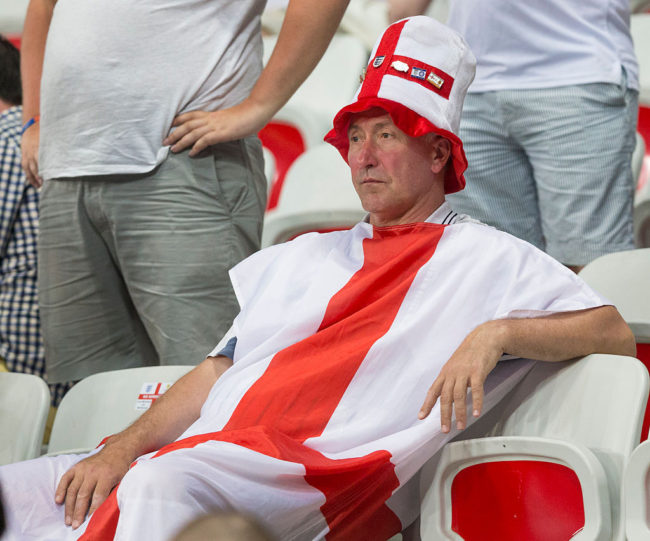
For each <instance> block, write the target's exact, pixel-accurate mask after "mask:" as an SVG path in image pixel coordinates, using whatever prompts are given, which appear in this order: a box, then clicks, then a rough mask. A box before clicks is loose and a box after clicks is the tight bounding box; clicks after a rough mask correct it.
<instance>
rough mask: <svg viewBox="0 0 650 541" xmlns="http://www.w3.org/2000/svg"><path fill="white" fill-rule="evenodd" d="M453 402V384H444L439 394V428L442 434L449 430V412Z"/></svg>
mask: <svg viewBox="0 0 650 541" xmlns="http://www.w3.org/2000/svg"><path fill="white" fill-rule="evenodd" d="M453 400H454V383H453V382H449V381H448V382H446V383H445V385H444V386H443V388H442V392H441V393H440V428H441V429H442V431H443V432H444V433H447V432H449V430H451V428H450V427H451V411H452V405H453Z"/></svg>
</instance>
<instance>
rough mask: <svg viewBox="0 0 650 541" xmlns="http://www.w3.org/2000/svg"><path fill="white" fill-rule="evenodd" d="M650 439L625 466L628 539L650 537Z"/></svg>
mask: <svg viewBox="0 0 650 541" xmlns="http://www.w3.org/2000/svg"><path fill="white" fill-rule="evenodd" d="M648 474H650V441H644V442H643V443H642V444H641V445H639V446H638V447H637V448H636V449H635V450H634V452H633V453H632V456H631V457H630V460H629V462H628V464H627V467H626V468H625V475H624V477H623V499H624V504H625V533H626V534H627V539H628V541H647V540H648V539H650V485H649V484H648Z"/></svg>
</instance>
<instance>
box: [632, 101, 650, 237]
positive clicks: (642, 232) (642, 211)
mask: <svg viewBox="0 0 650 541" xmlns="http://www.w3.org/2000/svg"><path fill="white" fill-rule="evenodd" d="M644 111H647V113H644ZM645 116H647V119H646V118H642V117H645ZM642 121H644V122H647V123H648V126H645V127H643V128H642V129H643V130H644V131H645V132H646V135H645V138H646V141H647V142H648V143H647V144H646V143H645V142H644V139H643V137H642V136H641V135H640V134H639V133H637V134H636V135H637V145H636V147H635V149H634V154H633V155H632V173H633V175H634V178H635V179H636V182H637V183H636V190H635V193H634V243H635V245H636V247H637V248H650V178H649V177H650V155H648V154H647V152H648V151H649V150H650V149H648V145H649V144H650V108H647V107H641V108H640V109H639V127H640V128H641V122H642Z"/></svg>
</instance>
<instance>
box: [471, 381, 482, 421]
mask: <svg viewBox="0 0 650 541" xmlns="http://www.w3.org/2000/svg"><path fill="white" fill-rule="evenodd" d="M482 410H483V381H482V380H481V379H479V378H477V377H474V378H472V415H473V416H474V417H478V416H479V415H481V411H482Z"/></svg>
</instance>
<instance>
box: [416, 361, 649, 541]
mask: <svg viewBox="0 0 650 541" xmlns="http://www.w3.org/2000/svg"><path fill="white" fill-rule="evenodd" d="M647 395H648V373H647V371H646V370H645V368H644V367H643V366H642V365H641V363H639V361H638V360H637V359H634V358H631V357H621V356H614V355H589V356H588V357H585V358H584V359H580V360H576V361H569V362H564V363H543V362H539V363H537V364H536V365H535V366H534V367H533V369H532V370H531V371H530V372H529V373H528V374H527V375H526V376H525V378H524V379H523V380H522V381H521V382H520V383H519V384H518V385H517V387H516V388H515V389H514V390H513V391H512V392H511V393H510V394H509V396H508V397H507V398H506V399H505V400H504V401H503V402H502V403H501V404H499V405H498V406H497V407H495V408H493V409H492V410H491V411H490V412H489V413H488V414H487V415H486V416H485V418H483V419H479V421H477V423H476V424H475V425H474V426H473V427H470V429H469V430H468V431H467V433H464V434H461V436H460V437H459V438H458V439H459V440H460V441H454V442H451V443H449V444H447V445H446V446H445V447H444V448H443V451H442V453H441V454H440V455H439V456H438V457H435V458H434V460H433V464H434V467H433V471H434V472H435V473H434V478H433V482H432V483H431V484H430V486H429V485H427V484H426V483H425V484H424V485H423V486H424V487H425V488H426V493H425V495H424V499H423V502H422V508H421V523H422V539H423V540H424V541H433V540H435V541H440V540H443V539H463V538H464V539H465V541H474V540H481V541H491V540H495V541H496V540H499V541H511V540H515V539H517V540H519V539H543V540H547V539H548V540H551V541H555V539H558V540H560V539H562V540H565V539H575V540H577V539H585V540H586V539H589V540H600V539H602V540H605V539H606V540H608V541H610V540H615V541H623V540H624V539H625V536H624V524H623V521H622V517H621V512H620V509H621V493H620V485H621V478H622V475H623V469H624V466H625V464H626V462H627V460H628V457H629V456H630V454H631V453H632V450H633V449H634V447H635V445H636V443H637V442H638V438H639V434H640V430H641V422H642V417H643V411H644V408H645V402H646V400H647ZM470 436H471V437H470ZM476 436H483V437H478V438H477V437H476ZM466 438H469V439H466ZM424 478H425V476H423V479H424ZM551 530H552V531H554V532H557V534H558V537H554V536H549V535H548V532H550V531H551ZM536 532H537V533H536ZM573 534H575V536H574V537H572V535H573ZM460 535H462V537H461V536H460Z"/></svg>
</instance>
